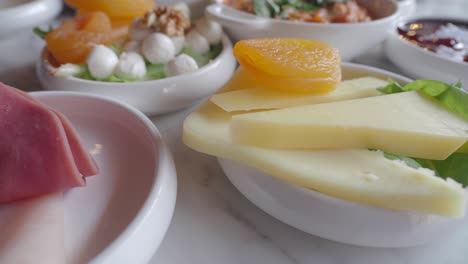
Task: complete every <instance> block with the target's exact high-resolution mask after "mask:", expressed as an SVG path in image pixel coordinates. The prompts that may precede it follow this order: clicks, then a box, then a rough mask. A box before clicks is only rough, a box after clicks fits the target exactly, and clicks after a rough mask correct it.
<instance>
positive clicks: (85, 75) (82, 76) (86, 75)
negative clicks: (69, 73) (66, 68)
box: [75, 65, 96, 81]
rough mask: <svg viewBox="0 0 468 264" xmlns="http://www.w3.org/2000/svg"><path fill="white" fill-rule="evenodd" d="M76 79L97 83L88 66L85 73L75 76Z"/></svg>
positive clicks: (85, 67)
mask: <svg viewBox="0 0 468 264" xmlns="http://www.w3.org/2000/svg"><path fill="white" fill-rule="evenodd" d="M75 77H76V78H80V79H85V80H91V81H95V80H96V79H94V77H93V76H92V75H91V72H90V71H89V69H88V66H86V65H85V66H84V71H83V72H82V73H80V74H78V75H76V76H75Z"/></svg>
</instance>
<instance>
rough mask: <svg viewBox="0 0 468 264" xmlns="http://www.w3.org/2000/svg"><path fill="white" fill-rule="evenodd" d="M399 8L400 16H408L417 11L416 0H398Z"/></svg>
mask: <svg viewBox="0 0 468 264" xmlns="http://www.w3.org/2000/svg"><path fill="white" fill-rule="evenodd" d="M397 4H398V8H399V9H400V17H401V18H403V19H404V18H408V17H410V16H412V15H413V13H414V11H416V5H417V3H416V0H399V1H398V0H397Z"/></svg>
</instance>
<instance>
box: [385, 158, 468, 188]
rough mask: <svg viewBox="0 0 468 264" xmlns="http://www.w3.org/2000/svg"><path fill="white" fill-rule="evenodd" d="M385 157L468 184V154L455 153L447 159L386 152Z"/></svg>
mask: <svg viewBox="0 0 468 264" xmlns="http://www.w3.org/2000/svg"><path fill="white" fill-rule="evenodd" d="M384 157H385V158H387V159H390V160H401V161H404V162H405V163H406V164H407V165H408V166H409V167H411V168H414V169H418V168H426V169H430V170H432V171H434V173H435V175H436V176H438V177H441V178H443V179H447V178H451V179H453V180H454V181H456V182H458V183H460V184H461V185H463V187H466V186H468V154H467V153H453V154H452V155H450V156H449V157H448V158H447V159H445V160H427V159H415V158H409V157H405V156H399V155H393V154H389V153H385V152H384Z"/></svg>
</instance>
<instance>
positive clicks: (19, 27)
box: [0, 0, 63, 39]
mask: <svg viewBox="0 0 468 264" xmlns="http://www.w3.org/2000/svg"><path fill="white" fill-rule="evenodd" d="M62 7H63V1H62V0H2V1H1V2H0V39H6V38H11V37H12V36H14V35H16V34H17V33H19V32H22V31H26V30H31V29H32V28H33V27H35V26H39V25H41V24H44V23H47V22H49V21H51V20H52V19H53V18H54V17H56V16H57V15H58V14H59V13H60V11H61V10H62Z"/></svg>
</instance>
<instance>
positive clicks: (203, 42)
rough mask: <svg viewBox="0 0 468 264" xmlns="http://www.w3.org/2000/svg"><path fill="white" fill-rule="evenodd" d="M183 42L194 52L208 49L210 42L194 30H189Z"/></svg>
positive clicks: (200, 52) (205, 51)
mask: <svg viewBox="0 0 468 264" xmlns="http://www.w3.org/2000/svg"><path fill="white" fill-rule="evenodd" d="M185 42H186V43H187V45H188V46H190V47H192V49H193V51H195V52H196V53H199V54H205V53H207V52H208V51H210V43H208V40H207V39H206V38H205V37H203V36H202V35H201V34H200V33H199V32H198V31H196V30H190V32H189V33H188V34H187V36H185Z"/></svg>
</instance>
